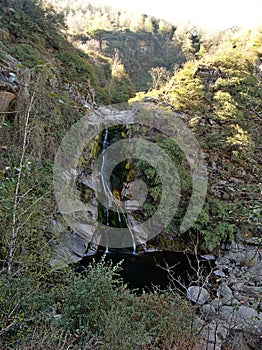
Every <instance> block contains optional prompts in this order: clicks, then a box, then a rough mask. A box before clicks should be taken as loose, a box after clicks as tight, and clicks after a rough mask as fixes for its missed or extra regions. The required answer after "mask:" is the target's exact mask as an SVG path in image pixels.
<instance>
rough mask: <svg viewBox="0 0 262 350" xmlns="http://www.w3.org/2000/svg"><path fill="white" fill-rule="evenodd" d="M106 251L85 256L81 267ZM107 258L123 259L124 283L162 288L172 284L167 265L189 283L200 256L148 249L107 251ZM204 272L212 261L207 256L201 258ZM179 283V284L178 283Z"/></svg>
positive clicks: (177, 277) (113, 259)
mask: <svg viewBox="0 0 262 350" xmlns="http://www.w3.org/2000/svg"><path fill="white" fill-rule="evenodd" d="M103 254H104V253H103V252H98V253H97V254H96V255H95V256H92V257H85V258H83V260H82V261H81V264H80V267H79V269H80V270H82V268H84V267H85V266H88V264H90V263H91V261H93V259H95V260H96V261H99V260H100V259H101V257H102V256H103ZM106 260H110V261H112V262H113V264H114V265H115V264H117V263H119V262H120V261H122V265H121V266H122V271H121V273H120V275H121V277H122V279H123V281H124V283H126V284H127V285H128V287H129V288H130V289H138V290H140V291H141V290H143V289H145V290H152V289H153V287H152V286H158V287H159V288H160V289H161V290H164V289H166V288H167V287H168V285H169V283H170V277H169V275H168V273H167V271H166V267H167V266H169V267H172V272H173V273H174V275H175V278H176V279H180V280H181V282H182V283H183V285H185V286H187V285H189V283H190V281H191V280H192V279H193V278H195V273H194V271H193V269H192V266H193V267H196V266H197V263H196V261H197V259H196V257H195V256H194V255H186V254H184V253H180V252H168V251H155V252H145V253H139V254H137V255H133V254H132V253H129V252H121V251H119V252H118V251H114V252H111V253H110V254H106ZM200 261H201V263H200V264H201V266H202V268H203V272H204V273H207V272H208V271H210V268H211V266H210V263H209V262H208V261H206V260H204V259H200ZM176 285H177V287H179V284H178V283H176Z"/></svg>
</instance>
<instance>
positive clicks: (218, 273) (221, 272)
mask: <svg viewBox="0 0 262 350" xmlns="http://www.w3.org/2000/svg"><path fill="white" fill-rule="evenodd" d="M214 275H216V276H218V277H226V274H225V273H224V272H223V271H221V270H215V271H214Z"/></svg>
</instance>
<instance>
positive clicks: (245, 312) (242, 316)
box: [236, 305, 258, 323]
mask: <svg viewBox="0 0 262 350" xmlns="http://www.w3.org/2000/svg"><path fill="white" fill-rule="evenodd" d="M257 316H258V313H257V311H256V310H254V309H252V308H251V307H248V306H245V305H241V306H240V308H239V309H238V310H237V311H236V317H237V318H238V319H239V320H241V321H242V322H243V323H249V322H250V321H252V320H253V321H254V320H255V319H256V317H257Z"/></svg>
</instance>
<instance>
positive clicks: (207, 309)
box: [202, 304, 217, 320]
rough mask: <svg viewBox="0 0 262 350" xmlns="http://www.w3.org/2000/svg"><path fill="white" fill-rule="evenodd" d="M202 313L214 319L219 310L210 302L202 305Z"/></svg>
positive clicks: (206, 317) (209, 318)
mask: <svg viewBox="0 0 262 350" xmlns="http://www.w3.org/2000/svg"><path fill="white" fill-rule="evenodd" d="M202 314H203V315H204V318H205V319H208V320H213V319H214V316H216V314H217V312H216V310H215V308H214V306H212V305H210V304H205V305H203V306H202Z"/></svg>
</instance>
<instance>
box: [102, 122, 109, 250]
mask: <svg viewBox="0 0 262 350" xmlns="http://www.w3.org/2000/svg"><path fill="white" fill-rule="evenodd" d="M107 146H108V128H107V127H106V129H105V133H104V138H103V148H102V155H101V157H102V165H101V180H102V185H103V190H104V193H105V196H106V198H107V203H106V207H104V215H105V219H106V226H109V209H108V196H107V194H108V188H107V186H106V182H105V173H104V171H105V162H106V148H107ZM105 235H106V251H105V253H106V254H107V253H109V247H108V229H107V227H106V229H105Z"/></svg>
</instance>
